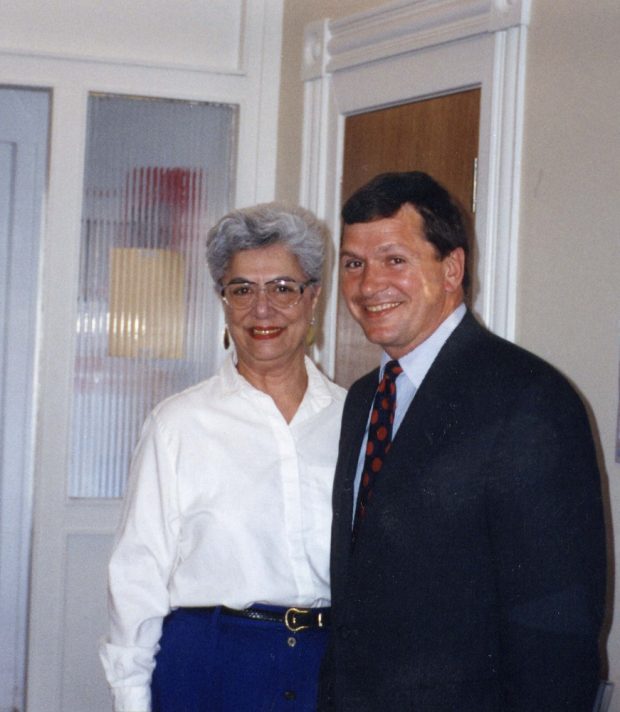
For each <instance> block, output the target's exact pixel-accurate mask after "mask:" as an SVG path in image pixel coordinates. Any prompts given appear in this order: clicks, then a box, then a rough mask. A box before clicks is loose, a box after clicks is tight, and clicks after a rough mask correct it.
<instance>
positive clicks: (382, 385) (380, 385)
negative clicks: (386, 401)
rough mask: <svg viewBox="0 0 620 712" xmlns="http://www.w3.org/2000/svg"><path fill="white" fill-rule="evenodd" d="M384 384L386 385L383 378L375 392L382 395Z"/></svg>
mask: <svg viewBox="0 0 620 712" xmlns="http://www.w3.org/2000/svg"><path fill="white" fill-rule="evenodd" d="M385 383H386V381H385V378H384V379H383V380H382V381H381V383H380V384H379V388H377V390H378V391H379V393H384V392H385Z"/></svg>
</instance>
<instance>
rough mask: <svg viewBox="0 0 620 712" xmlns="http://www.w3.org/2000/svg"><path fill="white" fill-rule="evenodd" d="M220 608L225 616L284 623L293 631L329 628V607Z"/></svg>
mask: <svg viewBox="0 0 620 712" xmlns="http://www.w3.org/2000/svg"><path fill="white" fill-rule="evenodd" d="M220 610H221V612H222V613H223V614H224V615H225V616H237V617H238V618H251V619H252V620H255V621H270V622H271V623H282V624H283V625H285V626H286V627H287V628H288V630H290V631H291V633H298V632H299V631H301V630H307V629H308V628H327V626H328V625H329V613H330V609H329V608H286V609H282V611H278V610H268V609H263V608H242V609H236V608H227V607H226V606H221V607H220Z"/></svg>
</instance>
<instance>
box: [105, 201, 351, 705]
mask: <svg viewBox="0 0 620 712" xmlns="http://www.w3.org/2000/svg"><path fill="white" fill-rule="evenodd" d="M325 237H326V235H325V228H324V227H323V225H322V223H320V222H319V221H318V220H317V219H316V218H315V217H314V216H313V215H312V214H311V213H309V212H307V211H305V210H302V209H301V208H293V209H285V208H283V207H282V206H279V205H277V204H268V205H259V206H256V207H254V208H249V209H245V210H237V211H234V212H232V213H230V214H229V215H227V216H225V217H224V218H222V220H220V222H219V223H218V224H217V225H216V226H215V227H214V228H213V229H212V230H211V231H210V233H209V237H208V240H207V259H208V263H209V270H210V272H211V275H212V277H213V280H214V282H215V284H216V285H217V289H218V290H219V292H220V295H221V298H222V303H223V307H224V313H225V317H226V328H227V333H229V334H230V338H231V339H232V342H233V344H234V350H233V352H232V353H231V354H230V355H228V357H227V358H226V360H225V361H224V363H223V365H222V367H221V368H220V370H219V371H218V373H217V374H216V375H215V376H213V377H212V378H210V379H208V380H207V381H204V382H203V383H200V384H198V385H196V386H194V387H192V388H189V389H188V390H186V391H184V392H183V393H180V394H178V395H176V396H173V397H171V398H169V399H167V400H166V401H164V402H163V403H161V404H160V405H159V406H158V407H156V408H155V410H154V411H153V412H152V413H151V415H150V416H149V418H148V419H147V421H146V423H145V426H144V429H143V432H142V436H141V439H140V442H139V444H138V447H137V450H136V453H135V455H134V459H133V463H132V468H131V474H130V480H129V486H128V492H127V496H126V502H125V508H124V515H123V518H122V522H121V525H120V528H119V532H118V535H117V542H116V545H115V548H114V552H113V554H112V559H111V562H110V592H109V601H110V614H111V626H110V633H109V635H108V637H107V639H106V640H105V641H104V643H103V644H102V649H101V657H102V660H103V664H104V667H105V670H106V674H107V677H108V681H109V683H110V685H111V686H112V690H113V694H114V699H115V710H116V711H117V712H121V711H122V712H149V711H150V710H151V709H152V710H153V712H181V711H182V712H260V711H261V710H295V711H301V710H308V711H310V710H314V709H315V696H316V680H317V678H318V667H319V662H320V659H321V657H322V654H323V650H324V646H325V642H326V636H327V633H328V616H329V610H328V608H327V607H328V606H329V602H330V593H329V538H330V522H331V487H332V479H333V471H334V466H335V461H336V454H337V444H338V435H339V429H340V416H341V411H342V405H343V400H344V391H343V389H341V388H340V387H338V386H336V385H334V384H333V383H331V382H330V381H328V380H327V379H326V378H325V377H324V376H323V375H322V374H321V373H320V372H319V371H318V369H317V368H316V367H315V366H314V365H313V363H312V362H311V361H310V360H309V359H308V358H307V357H306V356H305V342H306V338H307V335H308V332H309V330H311V329H312V328H313V324H314V314H315V309H316V306H317V300H318V297H319V293H320V290H321V287H320V280H321V272H322V268H323V261H324V252H325ZM153 668H154V672H153ZM151 678H152V681H151ZM151 697H152V706H151Z"/></svg>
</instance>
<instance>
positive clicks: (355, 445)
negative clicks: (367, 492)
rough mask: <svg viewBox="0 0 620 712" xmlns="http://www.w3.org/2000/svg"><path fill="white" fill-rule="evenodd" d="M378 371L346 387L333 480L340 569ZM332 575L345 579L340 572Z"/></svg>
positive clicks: (335, 541) (334, 550) (334, 560)
mask: <svg viewBox="0 0 620 712" xmlns="http://www.w3.org/2000/svg"><path fill="white" fill-rule="evenodd" d="M378 374H379V369H375V370H374V371H372V372H371V373H369V374H367V375H366V376H364V377H363V378H362V379H360V380H359V381H357V382H356V383H355V384H354V385H353V386H352V388H351V390H350V391H349V394H348V396H347V401H346V404H345V408H344V413H343V420H342V430H341V434H340V447H339V454H338V463H337V465H336V474H335V480H334V499H333V536H332V571H333V570H334V569H336V570H338V571H343V570H344V569H345V568H346V566H347V562H348V560H349V555H350V553H351V526H352V522H353V491H354V483H355V475H356V472H357V463H358V460H359V454H360V449H361V447H362V441H363V439H364V434H365V431H366V424H367V421H368V414H369V412H370V406H371V403H372V400H373V398H374V394H375V390H376V388H377V379H378ZM334 578H335V580H338V581H342V580H344V577H342V578H341V576H339V575H338V576H336V577H334Z"/></svg>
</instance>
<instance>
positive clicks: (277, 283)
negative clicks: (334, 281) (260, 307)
mask: <svg viewBox="0 0 620 712" xmlns="http://www.w3.org/2000/svg"><path fill="white" fill-rule="evenodd" d="M315 283H316V279H309V280H308V281H307V282H295V281H294V280H292V279H272V280H271V281H270V282H265V284H264V285H263V286H262V287H260V286H259V285H258V284H256V283H255V282H229V283H228V284H226V285H224V286H223V287H222V291H221V292H220V294H221V297H222V299H223V300H224V301H225V302H226V304H228V306H229V307H232V308H233V309H249V308H250V307H251V306H254V304H255V303H256V300H257V299H258V295H259V292H265V296H266V297H267V301H268V302H269V303H270V304H271V305H272V306H274V307H277V308H278V309H289V308H290V307H294V306H295V305H296V304H299V302H300V301H301V298H302V297H303V294H304V290H305V289H306V288H307V287H309V286H310V285H311V284H315Z"/></svg>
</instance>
